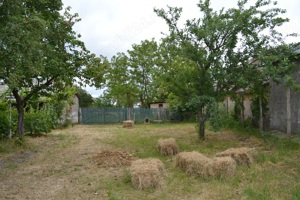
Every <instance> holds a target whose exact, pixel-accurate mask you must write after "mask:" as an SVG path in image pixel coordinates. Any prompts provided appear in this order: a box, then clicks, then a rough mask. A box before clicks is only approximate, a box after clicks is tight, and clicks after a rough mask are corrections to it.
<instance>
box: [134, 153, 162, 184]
mask: <svg viewBox="0 0 300 200" xmlns="http://www.w3.org/2000/svg"><path fill="white" fill-rule="evenodd" d="M130 173H131V182H132V184H133V185H134V187H135V188H137V189H148V188H161V187H162V185H163V174H164V170H163V163H162V162H161V161H160V160H159V159H157V158H148V159H139V160H136V161H134V162H133V163H132V165H131V166H130Z"/></svg>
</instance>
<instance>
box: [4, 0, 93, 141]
mask: <svg viewBox="0 0 300 200" xmlns="http://www.w3.org/2000/svg"><path fill="white" fill-rule="evenodd" d="M61 9H62V2H61V0H55V1H42V0H37V1H32V0H1V1H0V77H1V78H2V79H3V80H4V82H5V84H7V85H8V87H9V90H10V91H11V92H12V94H13V96H14V98H15V99H16V104H17V106H16V107H17V110H18V131H17V132H18V136H19V137H20V138H22V137H23V134H24V107H25V106H26V103H27V102H28V101H30V100H31V99H32V98H37V97H39V96H41V95H42V96H46V95H49V94H53V93H55V92H57V91H59V90H60V89H63V88H65V87H66V86H68V85H72V83H73V82H74V80H75V79H74V78H75V77H80V78H82V77H84V76H85V75H84V68H82V66H87V61H90V60H94V57H93V56H88V55H89V52H88V51H87V50H86V49H85V47H84V43H83V42H81V41H80V40H79V39H78V38H79V37H80V35H77V34H76V33H75V32H74V31H73V30H72V27H73V25H74V24H75V23H76V22H78V21H79V19H78V15H77V14H74V15H72V14H70V13H69V11H70V8H67V9H66V10H65V13H64V14H60V11H61ZM87 56H88V57H87Z"/></svg>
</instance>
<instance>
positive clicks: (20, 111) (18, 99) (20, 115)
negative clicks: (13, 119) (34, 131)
mask: <svg viewBox="0 0 300 200" xmlns="http://www.w3.org/2000/svg"><path fill="white" fill-rule="evenodd" d="M12 93H13V95H14V97H15V99H16V103H17V110H18V137H19V138H23V136H24V113H25V111H24V101H23V99H22V98H21V96H20V95H19V93H18V91H17V90H13V91H12Z"/></svg>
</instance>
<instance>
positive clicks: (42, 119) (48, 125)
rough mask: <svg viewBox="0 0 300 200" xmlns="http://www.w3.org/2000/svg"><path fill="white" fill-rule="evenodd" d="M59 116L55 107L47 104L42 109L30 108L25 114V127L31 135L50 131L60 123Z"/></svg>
mask: <svg viewBox="0 0 300 200" xmlns="http://www.w3.org/2000/svg"><path fill="white" fill-rule="evenodd" d="M58 121H59V119H58V117H57V114H56V111H55V110H54V108H53V107H52V106H50V105H46V106H44V107H43V108H41V109H34V108H33V107H30V108H29V111H28V112H26V113H25V115H24V129H25V132H26V133H29V134H30V135H40V134H42V133H49V132H50V131H51V130H52V129H53V128H55V127H56V126H57V125H58Z"/></svg>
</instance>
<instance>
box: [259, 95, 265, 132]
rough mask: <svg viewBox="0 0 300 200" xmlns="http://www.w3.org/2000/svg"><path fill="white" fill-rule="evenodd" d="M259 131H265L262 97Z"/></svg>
mask: <svg viewBox="0 0 300 200" xmlns="http://www.w3.org/2000/svg"><path fill="white" fill-rule="evenodd" d="M259 130H260V132H263V131H264V118H263V108H262V97H261V96H260V97H259Z"/></svg>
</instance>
